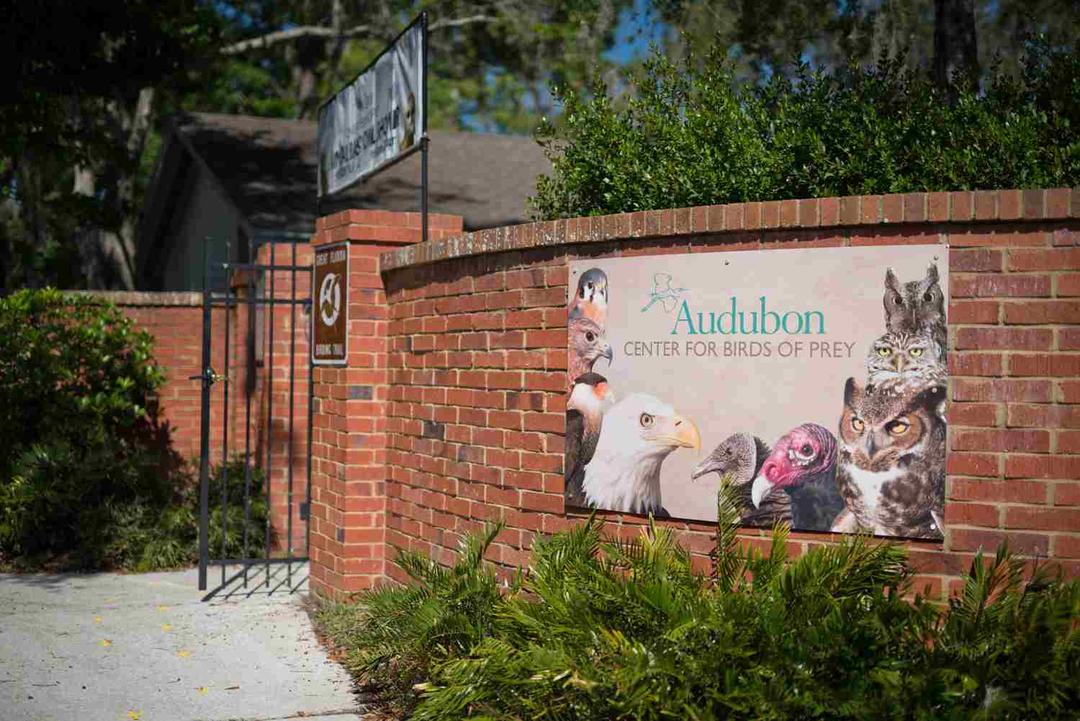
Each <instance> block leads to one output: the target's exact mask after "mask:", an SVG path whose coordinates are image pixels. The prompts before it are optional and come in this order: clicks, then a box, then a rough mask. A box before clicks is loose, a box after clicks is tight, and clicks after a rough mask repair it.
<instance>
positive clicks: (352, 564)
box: [309, 210, 462, 596]
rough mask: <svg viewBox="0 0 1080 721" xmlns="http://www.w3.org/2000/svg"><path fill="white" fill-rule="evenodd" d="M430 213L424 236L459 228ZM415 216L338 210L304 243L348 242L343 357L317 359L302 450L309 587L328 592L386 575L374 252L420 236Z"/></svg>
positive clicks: (381, 347) (381, 367)
mask: <svg viewBox="0 0 1080 721" xmlns="http://www.w3.org/2000/svg"><path fill="white" fill-rule="evenodd" d="M461 227H462V220H461V218H460V217H458V216H449V215H434V214H433V215H430V216H429V218H428V228H429V237H430V238H432V239H437V238H442V237H446V236H448V235H451V234H454V233H456V232H460V231H461ZM420 236H421V233H420V216H419V214H418V213H391V212H386V211H375V210H347V211H343V212H340V213H336V214H334V215H329V216H325V217H323V218H320V219H319V220H318V222H317V223H316V226H315V236H314V237H313V238H312V241H311V243H312V246H315V247H318V246H320V245H325V244H328V243H337V242H340V241H348V242H349V289H348V299H347V303H348V308H349V330H348V333H349V340H348V363H347V364H346V365H344V366H316V367H315V375H314V378H313V382H314V389H313V392H314V398H315V406H314V427H313V429H312V433H313V436H312V447H311V456H312V458H311V461H312V463H311V487H312V495H311V545H310V549H309V553H310V556H311V580H310V585H311V589H312V590H313V591H315V592H316V593H319V594H322V595H327V596H341V595H344V594H348V593H352V592H355V591H360V590H363V589H366V588H371V587H373V586H375V585H377V584H378V583H379V582H380V581H381V580H382V579H383V578H385V576H386V562H387V560H388V559H387V544H386V512H387V498H386V480H387V476H388V469H387V417H388V413H389V395H390V394H389V370H388V357H389V341H388V337H387V326H388V322H389V308H388V306H387V302H386V292H385V290H384V287H383V279H382V276H381V274H380V273H379V256H380V254H382V253H383V252H385V251H387V250H392V249H393V248H395V247H398V246H401V245H408V244H411V243H416V242H419V240H420Z"/></svg>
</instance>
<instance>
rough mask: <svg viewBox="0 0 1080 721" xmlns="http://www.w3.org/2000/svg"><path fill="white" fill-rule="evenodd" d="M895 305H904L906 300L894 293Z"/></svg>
mask: <svg viewBox="0 0 1080 721" xmlns="http://www.w3.org/2000/svg"><path fill="white" fill-rule="evenodd" d="M893 303H896V304H897V305H903V304H904V299H903V298H901V297H900V294H899V293H893Z"/></svg>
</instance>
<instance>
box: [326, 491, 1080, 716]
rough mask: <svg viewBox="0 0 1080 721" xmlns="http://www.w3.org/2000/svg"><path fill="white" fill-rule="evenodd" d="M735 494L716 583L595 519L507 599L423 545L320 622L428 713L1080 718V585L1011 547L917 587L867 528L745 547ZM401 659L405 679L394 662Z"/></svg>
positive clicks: (387, 693)
mask: <svg viewBox="0 0 1080 721" xmlns="http://www.w3.org/2000/svg"><path fill="white" fill-rule="evenodd" d="M730 493H731V491H730V490H726V491H722V496H721V505H720V518H721V521H720V523H719V524H718V535H717V539H718V547H717V549H716V561H717V564H716V566H717V570H716V572H715V573H714V576H713V578H711V579H710V578H708V577H706V576H703V575H701V574H699V573H697V572H696V571H695V570H694V567H693V565H692V563H691V559H690V555H689V554H688V553H687V552H686V551H685V550H684V549H682V548H680V547H679V545H678V544H677V543H676V541H675V539H674V536H673V534H672V532H671V531H670V530H668V529H664V528H657V527H654V526H650V527H648V528H647V529H646V530H645V531H644V532H643V533H642V535H641V537H640V538H638V539H636V540H633V541H605V540H604V529H603V525H602V524H601V523H598V522H596V521H595V520H593V519H590V520H589V521H588V522H587V523H585V524H583V525H581V526H578V527H576V528H574V529H571V530H569V531H566V532H563V533H559V534H556V535H554V536H551V537H547V538H544V539H538V540H537V542H536V545H535V546H534V549H533V563H532V566H531V567H530V569H529V571H528V573H527V574H526V575H524V577H523V578H521V580H520V581H519V582H518V583H516V584H515V585H513V586H512V587H510V588H509V589H507V590H506V591H505V592H504V593H503V594H501V595H499V594H496V593H495V585H494V576H493V573H492V571H491V569H490V568H486V567H485V565H484V564H482V563H478V561H477V559H478V556H476V555H475V554H474V555H471V556H467V557H466V558H465V559H464V560H463V561H460V562H459V563H458V564H457V565H456V566H454V567H453V568H451V569H441V570H436V567H435V566H434V564H433V563H432V562H428V561H421V560H419V559H417V558H416V557H415V556H409V557H407V560H406V567H408V568H410V569H411V570H410V575H411V576H412V578H413V579H414V581H415V582H416V585H414V586H411V587H409V588H400V589H399V588H395V589H388V590H381V591H378V592H375V593H372V594H365V595H363V596H361V597H360V598H359V600H358V602H357V603H356V604H355V605H352V606H348V605H340V604H339V605H332V606H329V607H324V609H323V610H322V612H321V613H320V618H321V619H322V620H323V622H324V628H325V629H326V630H327V631H328V632H329V633H330V635H331V637H332V638H333V639H334V640H336V641H338V642H340V643H341V644H342V645H344V646H345V647H347V648H348V649H349V650H350V651H351V656H350V657H351V658H352V659H354V663H353V668H354V669H355V670H357V671H358V672H360V675H361V677H362V678H364V679H366V680H368V681H373V682H376V683H377V684H379V685H380V686H381V687H382V688H381V690H382V692H383V700H384V702H386V703H388V705H389V706H391V707H392V708H396V709H397V710H402V709H409V708H412V707H413V705H414V704H415V709H414V710H413V712H412V716H411V718H413V719H417V720H418V721H419V720H424V721H442V720H444V719H447V720H449V719H461V718H474V719H507V720H509V719H526V718H528V719H532V718H548V719H597V720H598V721H599V720H600V719H604V720H607V719H676V718H678V719H719V718H724V719H776V720H777V721H779V720H781V719H784V720H787V719H920V720H922V719H925V720H927V721H929V720H930V719H935V720H937V719H980V718H981V719H1066V718H1072V717H1073V716H1072V714H1073V713H1074V711H1075V709H1076V708H1077V704H1080V631H1078V630H1077V629H1076V623H1075V619H1076V617H1077V612H1078V611H1080V584H1077V583H1076V582H1068V583H1066V582H1062V581H1061V580H1060V579H1052V578H1050V577H1049V576H1048V575H1047V574H1046V573H1045V572H1043V571H1037V572H1036V573H1035V575H1034V576H1033V577H1032V578H1030V579H1028V580H1027V581H1025V580H1023V575H1022V573H1021V570H1022V566H1023V564H1022V562H1020V561H1019V560H1017V559H1015V558H1013V557H1011V556H1010V555H1009V553H1008V552H1007V551H1006V550H1004V549H1003V550H1002V551H1000V552H999V553H998V555H997V557H996V558H994V559H984V558H983V557H982V556H981V555H980V556H978V557H977V558H976V559H975V561H974V562H973V564H972V570H971V574H970V576H969V577H968V579H967V581H966V583H965V586H964V589H963V592H962V593H961V594H960V595H958V596H957V597H956V598H955V599H954V600H953V601H952V602H951V603H950V604H949V605H948V607H946V608H940V607H938V606H935V605H933V604H930V603H927V602H925V601H924V600H923V599H922V598H920V597H919V596H915V597H914V598H913V599H912V598H910V589H909V585H910V573H909V571H908V570H907V568H906V566H905V563H904V552H903V551H902V549H900V548H898V547H896V546H893V545H890V544H887V543H877V542H873V541H871V540H870V539H867V538H864V537H851V538H847V539H845V540H843V541H841V542H840V543H837V544H835V545H828V546H825V545H823V546H819V547H815V548H813V549H812V550H810V551H809V552H807V553H806V554H804V555H802V556H801V557H799V558H796V559H787V558H786V555H785V548H786V537H787V534H786V529H783V528H778V529H776V531H775V532H774V541H773V544H772V548H771V550H770V551H769V552H768V553H761V552H759V551H756V550H754V549H752V548H749V549H743V548H742V547H741V546H740V544H739V543H738V542H737V540H736V539H735V535H734V527H735V526H734V524H735V518H736V517H735V516H733V515H732V514H731V513H730V512H728V513H726V512H725V501H724V494H730ZM728 505H730V503H728ZM727 510H728V511H730V509H727ZM490 538H491V535H490V532H489V534H488V535H487V537H486V538H485V537H477V538H474V539H472V540H471V541H470V544H471V547H473V548H480V549H482V548H483V547H484V546H486V543H488V542H490ZM470 578H471V579H472V580H469V579H470ZM450 579H452V581H451V580H450ZM481 588H482V589H483V591H482V592H479V591H478V589H481ZM451 589H454V590H451ZM464 599H467V600H468V604H467V606H466V607H467V608H468V609H469V615H467V616H463V615H462V613H461V609H462V606H461V605H459V604H460V602H461V601H462V600H464ZM441 628H447V629H449V631H448V633H446V634H445V635H441V634H439V633H437V632H433V631H432V630H433V629H441ZM443 639H446V640H445V642H444V641H443ZM357 659H363V660H364V661H360V662H357V661H355V660H357ZM367 659H378V661H377V662H376V663H374V664H371V663H368V662H367V661H366V660H367ZM398 663H400V664H402V668H403V669H407V670H408V673H407V674H405V675H404V676H402V678H401V679H393V678H391V679H387V677H386V675H385V674H382V673H379V670H380V669H383V670H385V669H387V668H393V667H394V664H398ZM373 669H374V670H375V671H376V672H375V673H372V670H373ZM416 681H422V682H421V683H418V684H415V685H414V683H415V682H416ZM417 694H419V697H418V696H417Z"/></svg>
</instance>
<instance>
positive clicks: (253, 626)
mask: <svg viewBox="0 0 1080 721" xmlns="http://www.w3.org/2000/svg"><path fill="white" fill-rule="evenodd" d="M219 573H220V571H218V572H216V573H215V572H212V573H211V581H212V583H211V585H213V582H214V581H219V580H220V576H219V575H218V574H219ZM271 574H272V579H271V586H270V590H271V591H272V592H270V593H268V592H267V589H266V587H265V586H262V585H259V586H256V585H255V584H252V586H251V587H249V589H248V590H245V589H243V588H242V587H241V586H240V585H239V584H238V583H234V584H231V585H230V586H228V587H226V588H225V589H224V590H223V591H220V592H219V593H218V594H216V595H215V596H214V597H213V598H212V599H211V600H209V601H207V602H203V601H201V600H200V599H201V598H202V597H203V596H204V595H205V594H203V593H200V592H199V591H198V590H197V589H196V575H195V572H194V571H193V570H192V571H179V572H172V573H148V574H139V575H119V574H111V573H98V574H89V575H68V574H60V575H25V576H23V575H7V574H0V719H3V721H72V720H73V719H78V720H79V721H136V720H137V721H225V720H226V719H245V720H248V719H250V720H256V719H257V720H259V721H262V720H265V719H283V718H294V717H301V718H304V719H306V721H311V720H312V718H316V719H323V718H325V719H327V721H331V720H332V721H356V720H358V719H359V718H360V717H359V716H358V715H357V714H356V703H355V700H354V697H353V695H352V693H351V691H350V683H349V679H348V677H347V675H346V673H345V671H344V670H343V669H342V668H341V667H340V666H339V665H338V664H336V663H334V662H332V661H330V660H329V659H328V658H327V656H326V653H325V652H324V651H323V649H322V647H321V646H320V645H319V644H318V642H317V641H316V640H315V637H314V634H313V632H312V629H311V623H310V621H309V620H308V617H307V614H306V613H305V611H304V609H303V606H302V602H303V599H304V597H305V596H306V584H305V583H304V581H305V580H306V577H307V567H306V565H303V564H294V565H293V574H294V584H295V585H296V586H297V590H296V591H294V592H292V593H290V592H289V589H288V587H287V585H286V583H285V581H286V578H285V566H275V567H272V569H271ZM258 577H259V579H260V580H262V579H263V578H264V576H263V575H262V571H261V570H260V571H259V575H258ZM253 578H254V575H253Z"/></svg>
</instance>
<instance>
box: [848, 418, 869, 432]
mask: <svg viewBox="0 0 1080 721" xmlns="http://www.w3.org/2000/svg"><path fill="white" fill-rule="evenodd" d="M864 428H866V424H865V423H863V422H862V419H861V418H858V417H855V416H852V418H851V429H852V430H853V431H855V432H856V433H862V432H863V429H864Z"/></svg>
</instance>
